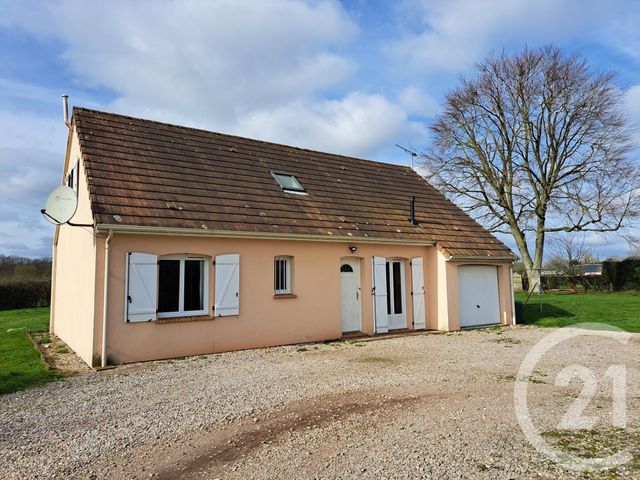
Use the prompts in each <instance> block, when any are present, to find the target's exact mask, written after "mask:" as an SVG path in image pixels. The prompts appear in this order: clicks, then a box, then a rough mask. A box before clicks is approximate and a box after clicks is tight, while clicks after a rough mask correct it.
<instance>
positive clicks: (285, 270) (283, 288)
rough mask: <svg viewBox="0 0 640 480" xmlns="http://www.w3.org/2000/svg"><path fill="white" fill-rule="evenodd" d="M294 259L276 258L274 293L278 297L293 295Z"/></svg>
mask: <svg viewBox="0 0 640 480" xmlns="http://www.w3.org/2000/svg"><path fill="white" fill-rule="evenodd" d="M292 259H293V258H292V257H276V258H275V262H274V291H275V294H276V295H286V294H289V293H291V261H292Z"/></svg>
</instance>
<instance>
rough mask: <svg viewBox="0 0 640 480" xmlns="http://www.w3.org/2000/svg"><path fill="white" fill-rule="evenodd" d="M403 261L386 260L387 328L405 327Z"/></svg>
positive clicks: (398, 328)
mask: <svg viewBox="0 0 640 480" xmlns="http://www.w3.org/2000/svg"><path fill="white" fill-rule="evenodd" d="M404 292H405V290H404V261H403V260H393V259H389V260H387V315H388V318H389V330H400V329H403V328H407V309H406V303H405V295H404Z"/></svg>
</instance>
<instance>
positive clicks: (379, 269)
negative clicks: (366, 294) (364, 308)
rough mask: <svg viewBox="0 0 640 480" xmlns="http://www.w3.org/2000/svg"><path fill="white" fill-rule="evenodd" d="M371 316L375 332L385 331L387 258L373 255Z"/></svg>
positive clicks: (387, 321)
mask: <svg viewBox="0 0 640 480" xmlns="http://www.w3.org/2000/svg"><path fill="white" fill-rule="evenodd" d="M373 317H374V319H375V324H376V325H375V327H376V333H387V332H388V331H389V318H388V316H387V259H386V258H383V257H373Z"/></svg>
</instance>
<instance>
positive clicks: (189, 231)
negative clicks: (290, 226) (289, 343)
mask: <svg viewBox="0 0 640 480" xmlns="http://www.w3.org/2000/svg"><path fill="white" fill-rule="evenodd" d="M96 230H97V231H98V232H99V231H104V232H107V231H113V232H117V233H130V234H144V235H182V236H197V237H201V236H206V237H226V238H251V239H261V240H307V241H316V242H356V243H388V244H404V245H422V246H433V245H435V244H436V242H435V240H408V239H402V238H379V237H375V238H374V237H356V236H348V235H340V236H326V237H325V236H320V235H308V234H300V233H271V232H234V231H229V230H205V229H202V230H197V229H195V228H173V227H151V226H145V225H110V224H104V223H99V224H97V225H96Z"/></svg>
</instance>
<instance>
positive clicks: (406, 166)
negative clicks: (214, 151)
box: [72, 106, 424, 180]
mask: <svg viewBox="0 0 640 480" xmlns="http://www.w3.org/2000/svg"><path fill="white" fill-rule="evenodd" d="M76 110H77V111H81V112H91V113H99V114H101V115H109V116H112V117H121V118H127V119H131V120H137V121H141V122H147V123H155V124H157V125H163V126H165V127H174V128H181V129H184V130H191V131H194V132H202V133H208V134H214V135H220V136H223V137H230V138H238V139H241V140H248V141H250V142H256V143H263V144H266V145H275V146H278V147H285V148H291V149H293V150H300V151H303V152H311V153H319V154H321V155H333V156H334V157H341V158H344V159H347V160H356V161H359V162H367V163H373V164H376V165H385V166H390V167H394V168H399V169H405V170H410V171H412V172H414V173H415V174H416V175H418V176H419V177H420V178H423V177H422V175H420V174H418V172H416V171H415V170H414V169H413V168H411V167H410V166H408V165H400V164H398V163H389V162H383V161H380V160H370V159H368V158H362V157H354V156H350V155H344V154H341V153H333V152H326V151H322V150H315V149H312V148H302V147H296V146H293V145H287V144H286V143H278V142H270V141H268V140H260V139H257V138H251V137H243V136H242V135H233V134H230V133H223V132H216V131H214V130H206V129H204V128H198V127H189V126H186V125H179V124H177V123H169V122H161V121H159V120H151V119H148V118H142V117H134V116H131V115H124V114H122V113H113V112H105V111H103V110H96V109H93V108H86V107H79V106H74V107H73V110H72V112H73V114H75V112H76ZM72 116H75V115H72ZM423 180H424V178H423Z"/></svg>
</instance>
